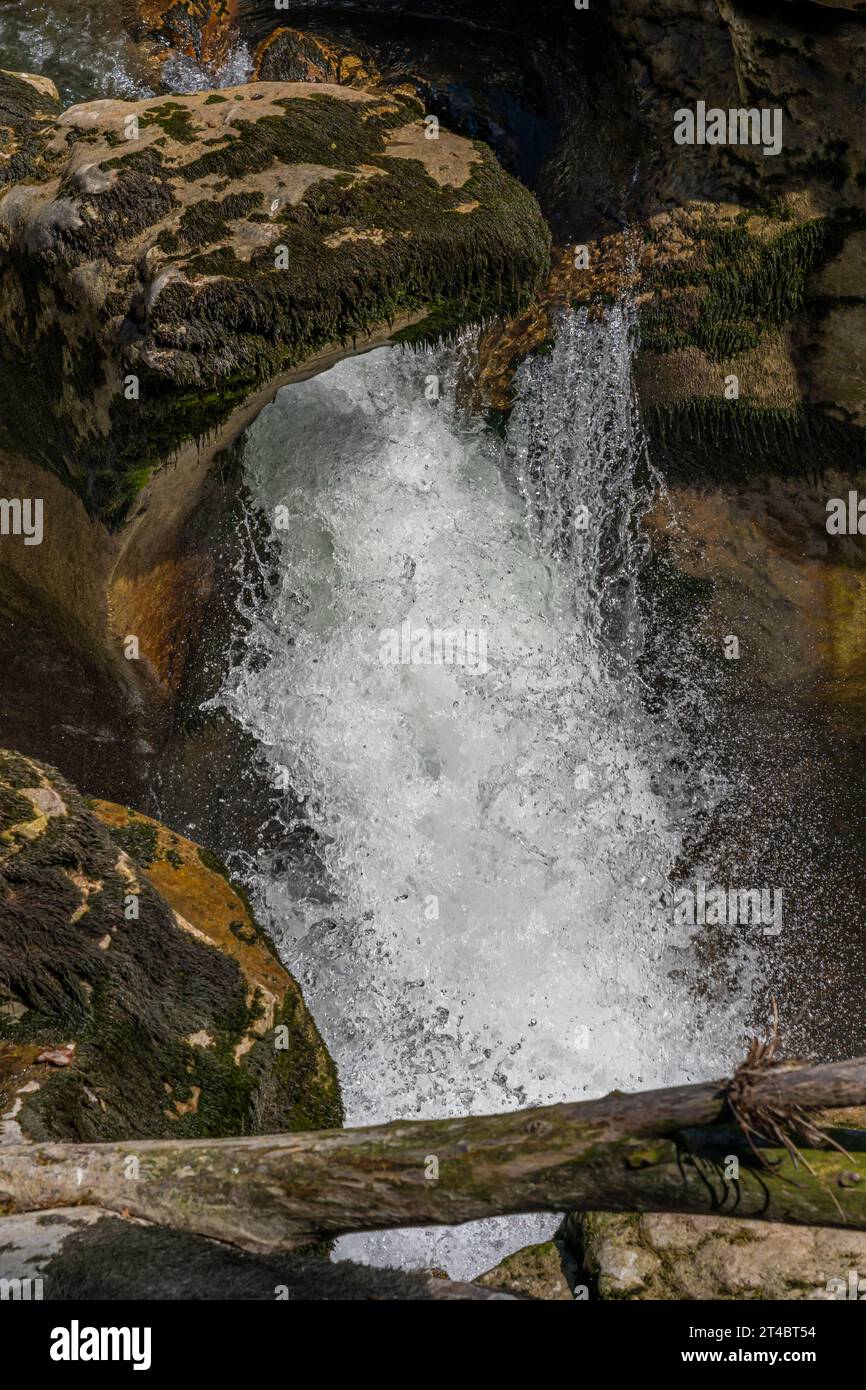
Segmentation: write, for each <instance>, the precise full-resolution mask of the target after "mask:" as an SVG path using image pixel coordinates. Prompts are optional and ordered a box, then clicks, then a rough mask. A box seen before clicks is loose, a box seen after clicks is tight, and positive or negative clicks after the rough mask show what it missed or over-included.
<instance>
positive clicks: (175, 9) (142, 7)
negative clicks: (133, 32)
mask: <svg viewBox="0 0 866 1390" xmlns="http://www.w3.org/2000/svg"><path fill="white" fill-rule="evenodd" d="M138 12H139V18H140V19H141V21H142V23H143V24H144V26H145V27H146V29H147V30H149V31H150V32H151V33H153V34H155V35H159V37H160V38H162V39H164V40H165V41H166V42H167V43H168V44H169V45H170V47H171V48H172V49H174V50H175V51H176V52H179V53H184V54H186V56H187V57H188V58H195V59H196V61H197V62H200V63H204V64H206V65H207V66H209V67H214V68H218V67H220V66H221V65H222V64H223V63H224V62H225V60H226V58H227V57H228V55H229V53H230V51H231V48H232V45H233V44H234V42H235V40H236V38H237V27H236V26H237V18H238V0H139V6H138Z"/></svg>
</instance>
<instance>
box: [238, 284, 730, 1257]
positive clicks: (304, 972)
mask: <svg viewBox="0 0 866 1390" xmlns="http://www.w3.org/2000/svg"><path fill="white" fill-rule="evenodd" d="M632 338H633V324H632V315H631V311H630V310H629V308H628V307H627V306H626V305H617V306H614V307H613V308H611V309H610V310H609V311H608V313H607V315H606V318H605V319H604V320H603V321H593V320H592V319H591V318H590V317H589V315H588V314H587V312H586V311H585V310H580V311H576V312H570V313H568V314H566V315H565V316H564V317H563V319H562V322H561V323H560V325H559V330H558V333H557V336H556V340H555V343H554V344H553V346H552V349H551V350H550V351H549V352H548V353H547V354H543V355H539V356H537V357H536V358H534V359H531V360H530V361H528V362H527V363H525V364H524V366H523V368H522V369H521V370H520V372H519V374H518V378H517V382H516V389H517V397H518V399H517V404H516V406H515V410H514V413H513V416H512V419H511V423H510V427H509V438H508V443H507V444H504V443H503V442H502V441H501V440H500V439H499V437H498V436H497V435H496V434H495V433H494V432H492V431H491V430H489V429H486V428H485V427H484V426H483V425H482V423H481V422H479V421H478V420H472V419H467V418H466V417H465V415H463V414H462V413H461V411H460V410H459V409H458V406H457V405H456V404H455V391H454V385H455V383H454V376H455V371H456V360H457V359H456V354H455V352H454V351H447V352H440V353H438V354H437V353H428V354H403V353H401V352H400V351H399V350H394V349H388V348H384V349H380V350H378V351H375V352H372V353H370V354H368V355H366V356H363V357H359V358H354V359H350V360H346V361H344V362H342V363H340V364H339V365H337V366H336V367H334V368H333V369H332V370H331V371H329V372H328V373H326V374H324V375H321V376H318V377H315V378H314V379H312V380H310V381H306V382H303V383H301V384H299V385H296V386H292V387H288V388H285V389H284V390H282V391H281V392H280V393H279V395H278V397H277V399H276V400H275V402H274V403H273V405H272V406H270V407H269V408H268V409H267V410H265V411H264V412H263V413H262V415H261V416H260V417H259V419H258V420H257V421H256V423H255V425H254V426H253V427H252V429H251V430H250V432H249V436H248V441H247V445H246V453H245V464H246V472H247V481H248V485H249V489H250V492H251V495H252V497H253V500H254V504H255V506H256V507H257V508H260V509H261V510H262V512H263V513H264V514H265V515H266V516H267V517H268V518H269V519H270V520H271V522H272V523H273V524H274V528H275V529H274V532H273V536H274V545H275V546H276V547H278V552H279V553H278V559H277V571H278V574H279V579H278V581H277V583H276V584H275V585H274V586H273V587H272V589H271V592H270V594H269V597H268V599H267V601H266V602H265V603H264V604H262V605H261V606H260V607H259V608H258V609H257V610H255V611H253V612H251V613H249V614H248V615H247V616H248V620H249V635H248V638H247V642H246V650H245V652H244V655H243V658H242V659H241V661H240V662H239V664H238V665H237V667H236V668H235V669H234V670H233V671H232V672H231V673H230V675H229V677H228V679H227V681H226V684H225V688H224V690H223V692H222V695H221V697H220V698H221V702H222V703H223V704H224V706H225V707H226V708H227V709H229V710H230V711H231V713H232V714H233V715H234V717H235V718H236V719H237V720H238V721H239V722H240V723H241V724H242V725H244V726H245V727H246V728H247V729H248V730H250V731H251V732H252V733H253V735H254V736H255V737H256V738H257V740H258V741H259V743H260V745H261V747H262V748H263V750H265V752H266V755H267V758H268V759H269V761H270V763H271V765H272V766H273V769H274V777H275V782H276V783H277V784H278V785H285V784H286V783H287V784H288V785H290V786H291V789H292V791H293V792H294V793H295V794H296V795H297V796H298V797H300V798H301V802H302V811H301V819H302V820H303V822H304V824H305V825H306V826H309V827H311V828H312V829H313V830H314V831H315V835H316V837H317V839H316V852H315V855H314V856H313V858H312V862H311V861H310V857H309V856H308V857H307V859H306V860H305V861H303V862H302V861H300V860H299V861H298V863H297V864H294V865H290V866H289V867H288V868H287V867H286V866H285V864H284V863H283V862H282V861H280V862H276V861H269V860H267V859H265V858H262V859H260V861H259V862H258V863H257V864H256V865H255V866H254V867H253V870H252V872H251V875H250V878H251V886H252V888H253V890H254V892H255V896H256V899H257V903H258V906H259V908H260V911H261V913H262V915H263V918H264V919H265V921H266V922H267V924H268V926H269V927H270V928H271V929H272V931H273V933H274V936H275V939H276V940H277V943H278V945H279V947H280V949H281V951H282V953H283V956H284V958H285V960H286V962H287V964H288V965H289V966H290V968H291V969H292V970H293V971H294V972H295V974H296V976H297V977H298V978H299V980H300V981H301V983H302V986H303V988H304V991H305V994H306V997H307V999H308V1001H309V1003H310V1006H311V1008H312V1009H313V1012H314V1014H315V1016H316V1019H317V1022H318V1024H319V1027H320V1028H321V1030H322V1032H323V1034H324V1036H325V1038H326V1040H327V1042H328V1045H329V1046H330V1048H331V1050H332V1053H333V1055H334V1057H335V1058H336V1060H337V1063H338V1067H339V1071H340V1077H341V1082H342V1086H343V1093H344V1097H345V1102H346V1110H347V1121H348V1123H350V1124H364V1123H372V1122H376V1121H382V1120H389V1119H394V1118H398V1117H405V1118H410V1117H422V1116H435V1115H446V1114H456V1113H461V1112H469V1111H474V1112H476V1113H483V1112H485V1111H495V1110H503V1109H509V1108H514V1107H518V1106H523V1105H529V1104H543V1103H549V1102H555V1101H558V1100H562V1099H565V1098H568V1097H571V1098H574V1097H581V1096H583V1097H587V1098H589V1097H591V1096H594V1095H598V1094H601V1093H604V1092H605V1091H607V1090H609V1089H611V1088H613V1087H619V1088H622V1089H625V1090H628V1089H632V1088H634V1089H640V1088H644V1087H649V1086H652V1085H656V1084H666V1083H670V1082H674V1081H678V1080H685V1079H687V1078H688V1077H690V1076H701V1075H707V1074H709V1075H712V1074H714V1070H716V1071H722V1070H723V1069H724V1066H725V1065H726V1064H727V1046H726V1045H727V1044H728V1041H729V1039H728V1031H729V1029H731V1028H735V1026H736V1021H735V1020H729V1019H728V1018H727V1017H726V1016H725V1015H724V1013H723V1011H722V1010H720V1009H716V1010H714V1011H713V1013H712V1016H711V1017H705V1016H703V1015H702V1014H701V1012H700V1009H699V1005H698V1004H697V1003H696V1002H695V999H694V997H693V993H692V991H691V989H690V985H689V973H690V969H691V968H692V966H691V953H690V949H689V942H688V940H687V939H684V938H683V937H682V929H680V935H679V936H677V934H676V932H675V930H674V927H673V925H672V914H671V911H670V901H669V899H670V875H671V869H672V865H673V864H674V862H675V860H676V858H677V855H678V854H679V852H680V850H681V846H682V837H683V824H682V816H681V814H679V813H678V814H677V815H673V814H672V813H671V807H670V805H669V804H668V800H667V797H666V795H665V794H664V793H663V792H662V791H660V790H659V788H660V787H664V786H665V777H664V769H663V768H662V767H660V762H663V761H664V758H665V748H666V747H667V743H666V739H667V738H668V734H666V732H665V731H664V730H659V728H658V727H655V726H653V723H652V720H651V718H650V716H649V714H648V713H647V712H646V708H645V701H644V700H643V698H642V697H643V685H642V682H643V681H644V680H645V679H646V676H645V675H639V674H638V668H639V662H638V658H639V657H640V655H641V651H642V648H643V640H644V639H643V627H644V623H645V621H646V619H645V615H644V614H643V612H642V607H641V602H640V597H639V584H638V579H639V572H640V567H641V565H642V564H643V563H644V558H645V557H644V552H645V543H644V541H643V540H642V530H641V526H640V518H641V515H642V513H643V512H644V511H645V509H646V507H647V505H648V503H649V500H650V495H651V488H652V482H651V476H650V474H649V472H648V470H647V467H646V461H645V457H644V454H645V450H644V444H643V440H642V437H641V433H640V428H639V424H638V420H637V415H636V411H635V406H634V401H633V395H632V387H631V353H632ZM436 630H458V631H460V632H467V633H470V632H471V633H475V634H483V635H484V641H485V644H486V659H485V660H484V661H483V662H477V661H476V662H474V663H473V662H471V661H469V660H468V659H467V660H466V661H465V662H463V663H462V664H461V663H460V662H459V661H457V660H453V661H450V662H449V661H448V660H447V659H440V660H439V661H433V660H421V661H418V662H414V661H412V660H411V659H409V660H407V659H405V657H406V647H405V643H404V645H403V647H402V648H401V652H402V658H403V659H400V658H396V659H394V660H393V661H391V660H383V652H386V651H387V650H388V645H387V641H386V639H385V637H384V636H383V634H388V633H390V634H391V635H392V636H391V638H390V639H388V640H390V641H392V642H393V640H394V634H401V633H406V632H410V633H412V634H416V633H418V632H422V633H423V632H427V633H429V632H434V631H436ZM421 649H422V652H423V650H424V644H423V642H422V643H421ZM395 650H396V648H395ZM440 657H441V652H440ZM653 718H656V716H653ZM680 753H682V750H680ZM280 778H282V779H283V781H282V783H280V781H279V779H280ZM293 804H294V803H293ZM292 815H294V817H295V820H294V821H293V820H292ZM297 815H298V813H297V812H294V813H291V812H290V811H289V810H288V808H287V812H286V816H287V831H289V830H291V829H292V828H293V826H295V825H296V821H297ZM673 967H676V968H675V969H674V968H673ZM552 1224H554V1223H552V1222H551V1221H546V1222H545V1221H539V1220H538V1219H535V1218H533V1219H529V1218H519V1219H508V1220H502V1221H490V1222H482V1223H477V1224H476V1225H474V1226H471V1227H467V1228H463V1229H460V1230H457V1231H451V1230H436V1231H421V1232H419V1231H415V1232H396V1233H388V1234H385V1235H378V1236H375V1235H374V1236H364V1237H353V1238H350V1239H347V1240H345V1241H342V1242H340V1246H341V1249H342V1252H343V1253H347V1254H354V1255H360V1256H361V1257H362V1258H365V1259H368V1260H372V1261H373V1262H376V1263H401V1264H405V1265H415V1266H431V1265H432V1266H437V1265H441V1266H444V1267H445V1268H447V1270H448V1272H449V1273H450V1274H451V1275H452V1276H454V1277H461V1276H463V1277H466V1276H471V1275H472V1274H477V1273H478V1272H479V1271H480V1270H482V1269H484V1268H486V1267H488V1266H490V1265H492V1264H494V1263H495V1262H496V1261H497V1260H498V1259H499V1258H501V1257H502V1256H503V1255H504V1254H505V1253H508V1251H510V1250H513V1249H515V1248H517V1247H518V1246H519V1245H520V1244H523V1243H526V1241H527V1240H531V1239H537V1238H539V1236H538V1233H539V1232H542V1231H545V1230H547V1231H549V1230H551V1229H552Z"/></svg>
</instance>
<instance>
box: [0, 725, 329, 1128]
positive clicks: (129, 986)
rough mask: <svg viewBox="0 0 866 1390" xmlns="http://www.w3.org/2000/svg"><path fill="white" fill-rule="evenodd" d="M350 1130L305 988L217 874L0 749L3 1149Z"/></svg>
mask: <svg viewBox="0 0 866 1390" xmlns="http://www.w3.org/2000/svg"><path fill="white" fill-rule="evenodd" d="M341 1119H342V1111H341V1104H340V1096H339V1088H338V1084H337V1079H336V1074H335V1071H334V1067H333V1064H332V1062H331V1059H330V1057H329V1055H328V1052H327V1049H326V1048H325V1046H324V1044H323V1042H322V1040H321V1038H320V1037H319V1034H318V1032H317V1030H316V1027H315V1024H314V1023H313V1020H312V1018H311V1017H310V1014H309V1012H308V1011H307V1009H306V1006H305V1004H304V1001H303V998H302V996H301V992H300V990H299V988H298V986H297V984H296V983H295V981H294V980H293V979H292V977H291V975H289V973H288V972H287V971H286V970H285V969H284V967H283V966H282V965H281V963H280V961H279V959H278V958H277V956H276V954H275V952H274V951H273V948H272V947H271V945H270V942H269V940H268V938H267V937H266V936H265V934H264V933H263V932H262V931H261V929H260V928H259V927H258V926H257V924H256V922H255V919H254V918H253V915H252V913H251V911H250V908H249V906H248V904H247V903H246V901H245V900H244V898H243V896H242V895H241V894H240V893H239V891H238V890H237V889H236V888H235V887H233V886H232V884H231V883H230V881H229V879H228V876H227V874H226V871H225V869H224V868H223V867H222V865H221V864H220V863H219V862H218V861H216V860H215V859H214V858H213V856H211V855H210V854H209V853H208V852H207V851H206V850H203V849H201V848H200V847H199V846H197V845H194V844H192V843H191V842H190V841H188V840H185V839H183V838H182V837H181V836H178V835H174V834H173V833H172V832H171V831H169V830H167V829H166V828H165V827H164V826H162V825H160V824H159V823H158V822H156V821H153V820H150V819H149V818H148V817H146V816H140V815H137V814H135V813H132V812H129V811H127V810H125V809H124V808H122V807H119V806H114V805H111V804H110V803H105V802H92V803H91V802H87V801H85V800H84V799H83V798H82V797H81V796H80V795H79V794H78V792H76V791H75V789H74V788H73V787H72V786H71V785H70V784H69V783H68V782H66V781H65V780H64V779H63V778H62V777H61V776H60V775H59V774H58V773H56V772H55V771H54V770H53V769H52V768H50V767H47V766H46V765H44V764H41V763H38V762H36V761H35V760H33V759H30V758H24V757H22V756H21V755H19V754H16V753H11V752H7V751H3V752H0V1142H6V1143H8V1142H17V1141H19V1140H21V1139H34V1140H55V1139H56V1140H81V1141H91V1142H98V1141H103V1140H106V1141H107V1140H112V1139H123V1138H131V1139H135V1138H156V1137H172V1136H177V1137H179V1138H193V1137H197V1136H223V1135H237V1134H254V1133H274V1132H278V1131H282V1130H307V1129H320V1128H325V1129H327V1128H332V1127H334V1126H337V1125H339V1124H340V1123H341Z"/></svg>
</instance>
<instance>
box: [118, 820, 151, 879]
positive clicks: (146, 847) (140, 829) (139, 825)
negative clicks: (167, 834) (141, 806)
mask: <svg viewBox="0 0 866 1390" xmlns="http://www.w3.org/2000/svg"><path fill="white" fill-rule="evenodd" d="M109 833H110V835H111V838H112V839H113V840H114V841H115V842H116V843H117V844H118V845H120V848H121V849H123V850H125V851H126V853H127V854H128V855H129V857H130V859H134V860H136V861H137V862H138V863H139V864H140V865H141V867H142V868H143V869H147V868H149V867H150V865H151V864H152V863H153V861H154V859H155V858H156V851H157V847H158V844H159V836H158V835H157V832H156V828H155V826H152V825H147V824H145V822H144V821H130V823H129V825H125V826H112V828H111V830H110V832H109Z"/></svg>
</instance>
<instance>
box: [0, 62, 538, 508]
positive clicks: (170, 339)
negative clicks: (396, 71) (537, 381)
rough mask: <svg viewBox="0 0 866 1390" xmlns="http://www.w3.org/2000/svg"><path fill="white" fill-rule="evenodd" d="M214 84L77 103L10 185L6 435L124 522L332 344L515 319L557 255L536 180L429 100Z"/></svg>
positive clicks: (441, 332)
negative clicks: (173, 93) (176, 464)
mask: <svg viewBox="0 0 866 1390" xmlns="http://www.w3.org/2000/svg"><path fill="white" fill-rule="evenodd" d="M217 95H218V96H219V97H220V98H222V100H220V101H215V100H214V99H213V95H211V96H208V95H207V94H205V93H196V94H194V95H192V96H180V97H172V98H166V99H164V100H160V99H149V100H145V101H138V102H122V101H109V102H94V103H85V104H84V105H81V106H76V107H72V108H71V109H70V110H68V111H66V112H64V113H63V114H62V116H60V117H59V118H58V119H57V120H56V122H54V123H51V124H49V125H48V126H47V127H40V133H39V154H38V159H37V158H36V157H35V156H28V167H27V171H26V175H27V181H26V182H24V183H18V184H14V185H11V186H8V187H6V189H5V190H4V191H0V303H2V305H3V308H2V309H0V447H3V448H6V449H8V450H10V451H11V452H14V453H17V454H23V455H25V456H26V457H28V458H31V459H32V460H33V461H35V462H37V463H39V464H41V465H43V466H44V467H47V468H50V469H53V470H54V471H56V472H58V473H59V474H60V475H61V476H62V477H63V478H64V480H65V481H67V482H68V483H70V484H71V486H72V487H73V488H74V489H75V490H76V491H77V492H78V493H79V495H80V496H81V497H82V499H83V500H84V501H85V503H86V505H87V506H88V508H89V510H90V511H91V513H92V514H93V515H96V516H98V517H100V518H101V519H102V520H104V521H106V522H107V523H108V524H109V525H117V524H119V523H120V522H121V521H122V520H123V519H124V518H125V517H126V515H127V513H128V510H129V507H130V505H131V503H132V502H133V501H134V499H135V497H136V496H137V494H138V492H139V491H140V490H141V489H142V487H143V486H144V485H145V484H146V483H147V481H148V479H149V477H150V476H151V474H152V472H153V470H155V469H158V468H159V467H160V466H161V465H162V464H164V463H165V462H166V461H167V460H168V459H169V458H171V457H172V456H173V455H174V454H175V453H176V452H177V451H178V450H179V449H181V447H182V446H183V445H184V444H185V443H187V442H188V441H196V440H199V441H201V440H203V439H204V438H206V437H207V436H208V435H210V434H212V433H213V432H215V431H217V430H219V429H220V428H221V427H222V426H223V425H224V424H225V422H226V421H229V420H230V418H231V417H232V416H233V415H236V414H239V413H240V411H241V409H242V407H243V406H244V404H245V402H247V401H248V400H249V398H250V397H252V396H253V395H256V394H257V393H258V392H260V391H261V389H262V388H263V387H266V386H268V385H269V384H271V383H273V384H278V383H279V382H280V381H281V380H285V379H288V378H289V377H290V375H291V373H292V372H293V371H297V370H300V369H302V368H303V367H304V364H306V363H308V362H309V361H310V360H311V359H313V358H314V357H316V356H317V355H318V354H320V353H323V352H325V351H333V350H335V349H337V350H339V351H352V350H355V349H357V348H359V347H361V346H362V345H363V344H364V343H365V342H368V341H370V340H371V338H372V337H373V335H374V334H376V335H378V336H379V338H381V336H382V334H383V333H384V334H385V335H388V334H390V336H391V337H392V338H393V339H400V340H402V341H411V342H427V341H435V340H439V339H441V338H444V337H448V336H450V335H452V334H455V333H457V332H459V331H460V330H461V329H462V328H463V327H464V326H465V325H467V324H469V323H473V322H483V321H489V320H493V319H495V318H497V317H500V316H506V315H510V314H514V313H516V312H518V311H519V310H520V308H521V307H522V305H523V304H525V303H526V302H527V301H528V300H529V298H530V297H531V295H532V293H533V290H534V288H535V286H536V284H537V282H538V281H539V279H540V277H541V276H542V274H543V273H544V271H545V269H546V266H547V262H548V255H549V234H548V230H547V227H546V224H545V222H544V220H543V218H542V216H541V213H540V211H539V209H538V206H537V204H536V202H535V200H534V198H533V197H532V195H531V194H530V193H529V191H528V190H527V189H526V188H524V187H523V186H522V185H521V184H520V183H518V182H517V181H516V180H515V179H513V178H511V177H510V176H509V175H507V174H506V173H505V172H504V171H503V170H502V169H501V168H500V166H499V165H498V163H497V162H496V160H495V158H494V156H493V155H492V154H491V152H490V151H489V150H488V149H487V148H486V147H485V146H484V145H482V144H480V143H479V142H473V141H470V140H466V139H463V138H462V137H458V136H456V135H452V134H450V133H449V132H448V131H447V130H444V129H441V130H440V131H439V132H438V139H428V138H427V135H428V134H429V131H428V128H427V126H426V125H425V123H424V120H423V114H424V113H423V111H422V109H421V106H420V103H419V101H418V100H417V98H415V97H414V96H413V95H412V94H410V93H406V92H403V91H393V92H364V91H360V90H357V89H355V88H351V87H347V86H335V85H330V84H328V83H316V84H312V83H307V84H305V83H293V82H257V83H254V84H251V85H249V86H244V87H238V88H233V89H226V90H225V91H222V92H220V93H218V94H217ZM401 330H403V332H402V333H401Z"/></svg>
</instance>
